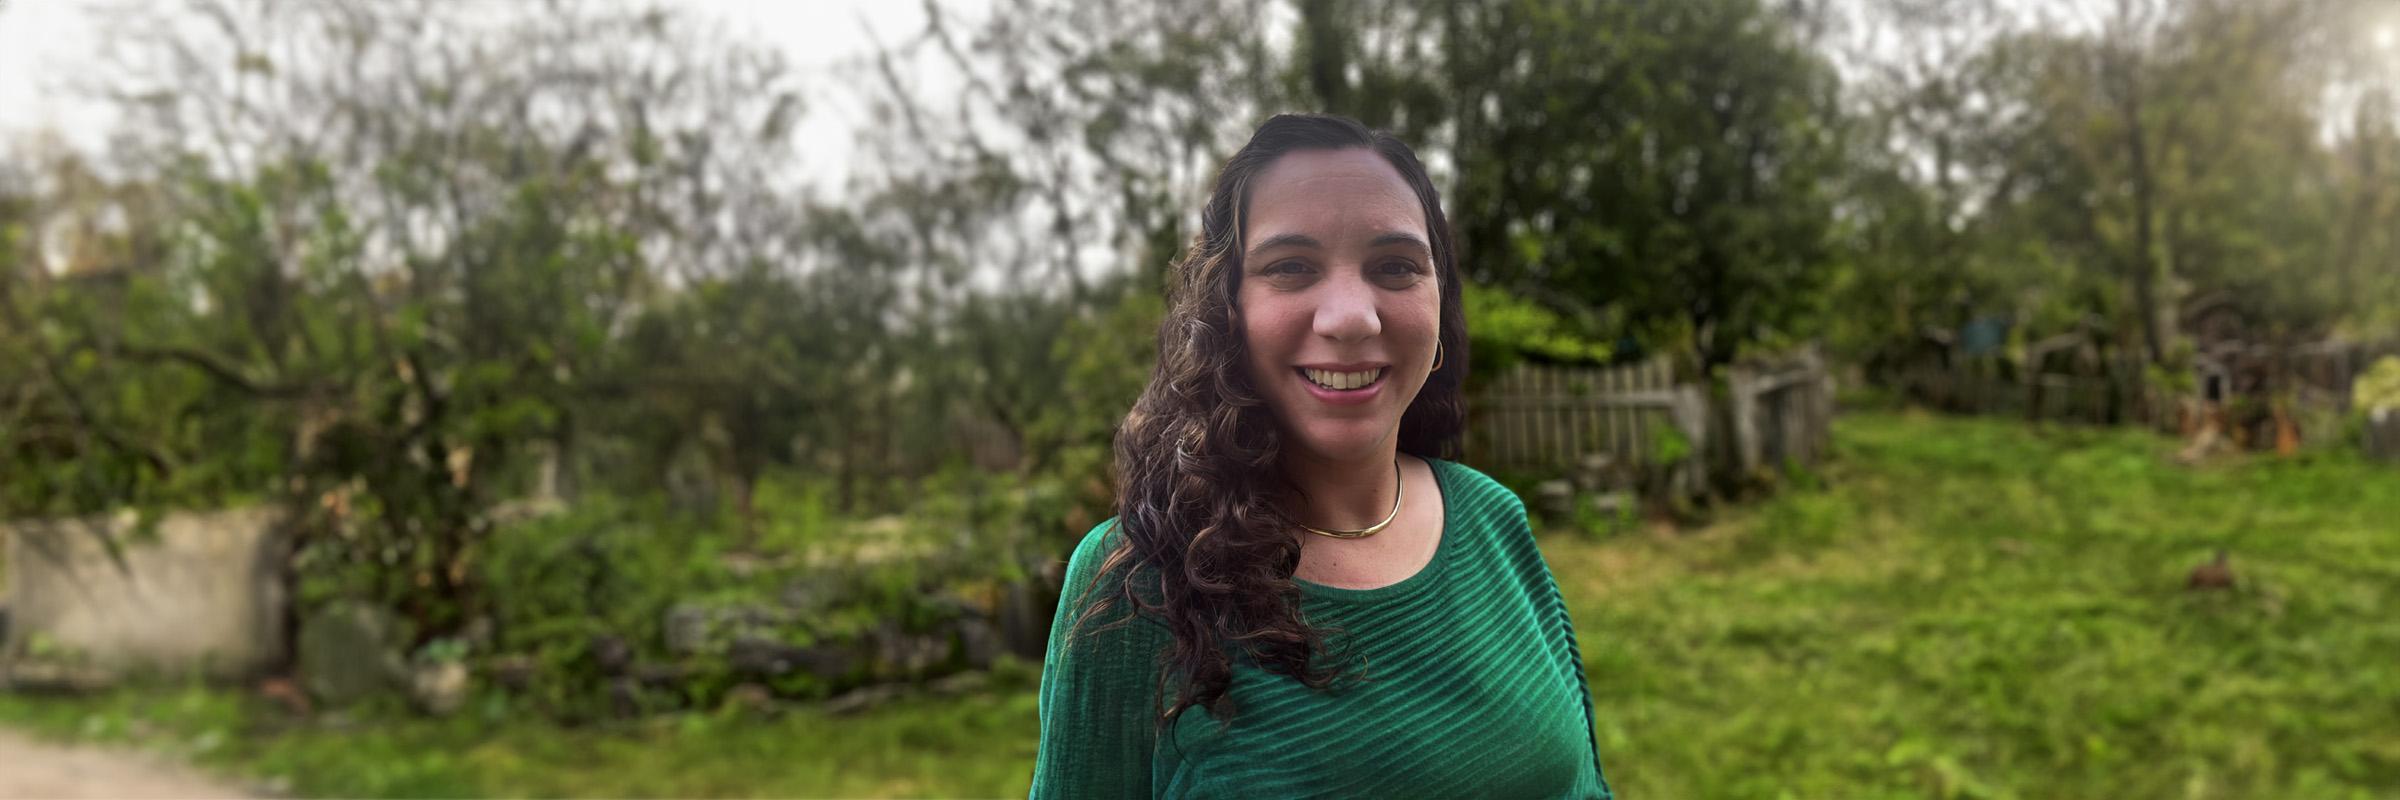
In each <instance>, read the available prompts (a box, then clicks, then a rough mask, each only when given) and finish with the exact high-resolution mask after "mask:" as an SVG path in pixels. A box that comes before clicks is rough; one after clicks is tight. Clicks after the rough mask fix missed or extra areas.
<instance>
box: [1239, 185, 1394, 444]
mask: <svg viewBox="0 0 2400 800" xmlns="http://www.w3.org/2000/svg"><path fill="white" fill-rule="evenodd" d="M1244 224H1245V227H1244V228H1243V230H1242V242H1243V245H1244V246H1245V247H1248V248H1249V250H1248V251H1247V252H1245V253H1244V254H1243V255H1242V276H1241V291H1240V292H1239V293H1238V294H1237V295H1236V297H1235V301H1234V302H1235V304H1236V306H1237V308H1238V310H1239V312H1240V315H1241V328H1242V338H1243V341H1244V342H1245V343H1246V344H1248V346H1249V349H1250V363H1249V365H1248V366H1249V370H1250V380H1251V382H1252V385H1254V386H1256V387H1258V390H1259V393H1260V394H1262V395H1264V396H1265V398H1266V401H1267V407H1268V408H1269V409H1270V410H1272V411H1273V412H1274V414H1275V421H1276V424H1277V425H1279V426H1281V427H1282V429H1283V433H1284V437H1285V442H1286V444H1285V446H1286V447H1287V448H1293V447H1296V448H1299V449H1300V450H1301V451H1302V452H1303V453H1305V454H1306V455H1309V456H1313V457H1315V458H1317V459H1320V460H1334V461H1349V460H1360V459H1365V458H1368V457H1373V456H1383V455H1388V454H1389V453H1391V452H1392V450H1393V448H1394V447H1395V446H1396V444H1395V441H1394V440H1395V437H1396V436H1397V435H1398V433H1399V429H1400V415H1401V413H1402V412H1404V411H1406V410H1408V404H1409V402H1410V401H1413V400H1415V399H1416V397H1417V390H1419V389H1421V388H1423V387H1424V386H1425V380H1426V378H1427V377H1428V376H1429V374H1430V373H1431V372H1432V367H1433V357H1434V347H1435V343H1436V342H1437V341H1439V335H1440V329H1441V282H1440V281H1439V280H1437V276H1436V275H1435V274H1434V269H1435V267H1434V262H1433V250H1432V247H1431V246H1430V244H1429V243H1430V242H1431V241H1432V238H1431V237H1430V236H1427V235H1426V229H1425V212H1424V210H1423V208H1422V206H1420V205H1419V204H1418V201H1417V195H1416V193H1415V192H1414V191H1411V190H1410V189H1409V187H1408V183H1407V181H1405V180H1403V179H1402V178H1401V177H1400V172H1399V170H1397V169H1394V168H1393V167H1392V165H1391V163H1390V162H1387V161H1385V160H1384V159H1383V157H1382V156H1380V155H1377V154H1376V153H1375V151H1373V150H1368V149H1364V148H1360V149H1346V150H1304V151H1300V152H1295V153H1291V154H1289V155H1285V156H1283V157H1282V158H1279V159H1277V160H1276V161H1275V163H1273V164H1271V165H1269V166H1268V168H1267V169H1266V171H1265V172H1263V173H1261V174H1260V175H1259V176H1258V177H1257V178H1255V179H1253V180H1252V181H1251V182H1250V208H1249V212H1248V218H1247V219H1246V220H1245V223H1244Z"/></svg>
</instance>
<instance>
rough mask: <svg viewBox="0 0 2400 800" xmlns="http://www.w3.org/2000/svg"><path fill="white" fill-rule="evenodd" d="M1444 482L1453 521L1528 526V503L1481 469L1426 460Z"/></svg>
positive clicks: (1448, 462)
mask: <svg viewBox="0 0 2400 800" xmlns="http://www.w3.org/2000/svg"><path fill="white" fill-rule="evenodd" d="M1425 463H1427V464H1431V465H1433V471H1434V474H1435V475H1437V476H1439V477H1440V478H1441V481H1442V502H1443V504H1444V505H1445V506H1446V507H1447V508H1446V509H1445V510H1446V511H1448V512H1449V516H1450V519H1451V520H1453V521H1454V523H1457V524H1465V525H1475V526H1479V527H1480V526H1502V527H1528V526H1527V525H1526V518H1525V501H1524V500H1522V499H1519V498H1518V497H1517V493H1516V492H1514V491H1510V490H1509V488H1508V487H1507V486H1504V485H1501V483H1500V482H1499V481H1496V480H1493V479H1492V476H1490V475H1485V474H1483V472H1482V471H1481V470H1478V469H1475V468H1474V467H1470V466H1467V465H1465V464H1461V463H1458V462H1456V461H1444V460H1442V459H1438V458H1428V459H1425Z"/></svg>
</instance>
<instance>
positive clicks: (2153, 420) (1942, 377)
mask: <svg viewBox="0 0 2400 800" xmlns="http://www.w3.org/2000/svg"><path fill="white" fill-rule="evenodd" d="M2386 356H2400V340H2388V341H2380V342H2353V341H2328V342H2317V343H2311V344H2303V345H2295V346H2278V345H2268V344H2242V343H2234V342H2226V343H2218V344H2215V345H2212V346H2211V347H2209V348H2208V349H2206V350H2204V351H2203V352H2201V353H2199V354H2198V355H2196V356H2194V358H2193V359H2192V366H2191V370H2190V373H2189V374H2190V378H2191V380H2190V385H2189V387H2188V393H2179V392H2176V391H2173V390H2169V389H2166V388H2163V387H2161V386H2159V385H2157V383H2156V382H2155V381H2153V380H2151V373H2150V366H2149V363H2148V361H2147V360H2146V359H2145V358H2144V357H2143V356H2142V354H2140V353H2138V352H2132V351H2127V350H2120V349H2116V348H2110V347H2107V346H2105V345H2103V344H2101V343H2099V342H2098V341H2097V340H2096V339H2093V338H2091V337H2089V336H2088V335H2086V334H2081V333H2068V334H2061V335H2060V336H2056V337H2052V338H2050V339H2045V340H2042V341H2039V342H2035V343H2033V344H2031V345H2028V346H2027V347H2026V348H2025V353H2024V356H2023V357H2022V358H2010V357H2006V356H2000V355H1991V356H1984V357H1979V358H1961V357H1956V356H1953V355H1951V354H1947V353H1943V354H1933V355H1929V356H1927V357H1925V358H1921V359H1919V360H1917V361H1916V362H1914V363H1911V364H1910V365H1908V366H1907V367H1906V368H1905V369H1903V370H1901V371H1900V373H1899V381H1900V385H1901V387H1902V390H1903V391H1904V392H1905V393H1906V394H1907V395H1908V396H1909V397H1910V398H1911V399H1913V400H1916V401H1918V402H1921V403H1924V404H1926V405H1929V406H1932V407H1934V408H1938V409H1942V410H1945V411H1955V412H1960V413H1969V414H2005V415H2012V416H2022V417H2024V418H2026V419H2029V420H2034V421H2043V422H2081V423H2090V424H2096V425H2124V424H2140V425H2147V426H2150V427H2154V428H2158V429H2160V430H2165V431H2176V432H2184V433H2188V432H2189V430H2188V428H2190V427H2191V426H2192V425H2193V424H2195V420H2194V416H2195V415H2199V416H2206V415H2209V414H2211V413H2213V412H2214V410H2217V409H2222V408H2224V407H2226V406H2227V405H2228V404H2230V403H2234V402H2236V401H2239V400H2248V401H2250V402H2252V403H2253V404H2254V407H2265V406H2270V405H2283V406H2287V407H2288V409H2289V410H2292V411H2301V410H2318V411H2331V412H2336V413H2341V412H2347V411H2348V410H2349V408H2350V393H2351V386H2352V385H2353V384H2354V383H2355V382H2356V381H2357V379H2358V375H2359V374H2360V373H2363V372H2365V371H2366V370H2367V368H2368V367H2369V366H2370V365H2372V364H2373V363H2374V362H2375V361H2376V360H2377V359H2380V358H2383V357H2386Z"/></svg>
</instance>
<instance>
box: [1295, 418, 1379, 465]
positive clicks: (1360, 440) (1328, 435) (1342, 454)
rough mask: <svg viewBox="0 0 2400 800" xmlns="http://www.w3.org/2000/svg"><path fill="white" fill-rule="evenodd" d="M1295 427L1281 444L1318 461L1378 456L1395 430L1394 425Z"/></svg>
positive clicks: (1349, 459)
mask: <svg viewBox="0 0 2400 800" xmlns="http://www.w3.org/2000/svg"><path fill="white" fill-rule="evenodd" d="M1311 427H1312V428H1313V429H1310V430H1302V431H1296V432H1294V433H1293V434H1292V436H1291V437H1290V438H1289V439H1287V440H1286V441H1287V442H1289V444H1286V445H1285V447H1287V448H1291V449H1294V450H1298V451H1300V452H1302V453H1305V454H1307V455H1308V456H1310V457H1312V458H1315V459H1318V460H1322V461H1357V460H1361V459H1366V458H1375V457H1380V456H1382V455H1383V454H1384V453H1383V451H1384V447H1385V445H1386V444H1387V443H1389V442H1391V441H1392V437H1394V436H1397V435H1398V434H1399V430H1398V428H1397V427H1393V428H1385V429H1381V430H1358V429H1354V428H1352V427H1351V426H1345V425H1323V424H1322V423H1320V424H1319V425H1317V426H1311Z"/></svg>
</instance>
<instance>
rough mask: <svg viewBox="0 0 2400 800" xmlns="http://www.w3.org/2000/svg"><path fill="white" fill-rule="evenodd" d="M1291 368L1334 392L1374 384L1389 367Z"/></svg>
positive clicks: (1349, 390)
mask: <svg viewBox="0 0 2400 800" xmlns="http://www.w3.org/2000/svg"><path fill="white" fill-rule="evenodd" d="M1292 369H1293V371H1296V372H1298V373H1300V377H1301V378H1303V379H1305V380H1307V381H1308V382H1309V383H1313V384H1316V385H1317V386H1318V388H1322V389H1326V390H1329V391H1336V392H1352V391H1358V390H1360V389H1365V388H1367V387H1370V386H1374V385H1375V382H1376V381H1380V380H1383V373H1385V372H1388V371H1390V370H1391V367H1377V368H1375V369H1369V370H1358V371H1353V372H1343V371H1336V370H1329V369H1309V368H1307V367H1293V368H1292Z"/></svg>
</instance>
